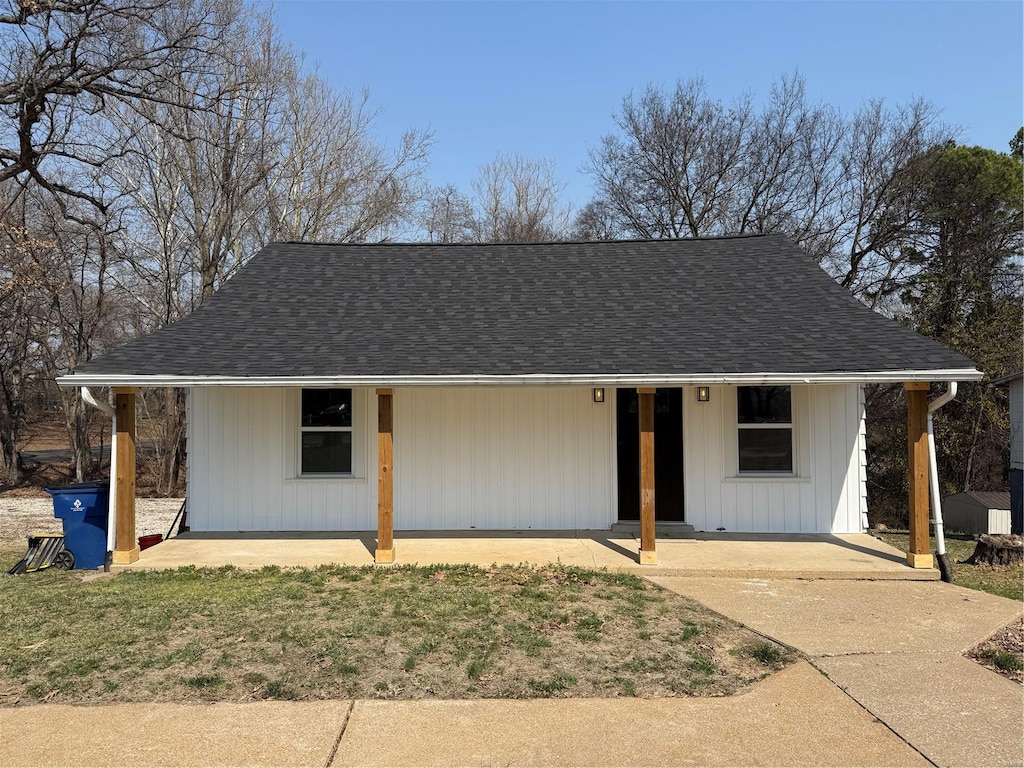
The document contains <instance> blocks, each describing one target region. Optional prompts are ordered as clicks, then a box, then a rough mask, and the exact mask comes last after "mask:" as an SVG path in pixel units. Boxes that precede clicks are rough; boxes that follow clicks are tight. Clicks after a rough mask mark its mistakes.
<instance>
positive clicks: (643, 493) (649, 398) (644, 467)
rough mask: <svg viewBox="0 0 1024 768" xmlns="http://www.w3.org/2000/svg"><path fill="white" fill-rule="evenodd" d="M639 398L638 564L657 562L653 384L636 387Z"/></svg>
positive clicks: (655, 563)
mask: <svg viewBox="0 0 1024 768" xmlns="http://www.w3.org/2000/svg"><path fill="white" fill-rule="evenodd" d="M637 395H638V397H637V399H638V400H639V402H640V408H639V412H640V565H657V564H658V553H657V552H656V551H655V545H654V538H655V536H654V388H653V387H641V388H639V389H637Z"/></svg>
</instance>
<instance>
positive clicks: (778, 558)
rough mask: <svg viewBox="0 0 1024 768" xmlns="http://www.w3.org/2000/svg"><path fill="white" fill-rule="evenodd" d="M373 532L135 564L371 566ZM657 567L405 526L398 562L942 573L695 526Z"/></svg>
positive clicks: (655, 570)
mask: <svg viewBox="0 0 1024 768" xmlns="http://www.w3.org/2000/svg"><path fill="white" fill-rule="evenodd" d="M375 547H376V542H375V539H374V538H373V535H372V534H345V533H319V532H314V533H264V534H255V533H189V534H184V535H182V536H180V537H176V538H172V539H171V540H169V541H165V542H163V543H161V544H158V545H157V546H155V547H152V548H150V549H147V550H146V551H144V552H143V553H142V557H141V559H140V560H139V561H138V562H137V563H134V564H133V565H131V566H123V567H130V568H177V567H180V566H183V565H197V566H214V567H216V566H221V565H227V564H231V565H234V566H236V567H238V568H259V567H261V566H263V565H268V564H269V565H279V566H282V567H284V566H300V565H301V566H314V565H321V564H327V563H337V564H340V565H359V566H362V565H372V564H373V552H374V549H375ZM657 547H658V565H656V566H641V565H640V564H639V562H638V553H639V549H640V543H639V541H638V540H637V539H636V538H634V537H632V536H630V535H629V534H615V533H609V532H607V531H507V532H496V531H482V532H479V533H473V532H470V531H461V532H454V533H445V532H429V531H426V532H401V533H399V534H398V535H397V536H396V539H395V550H396V553H397V564H399V565H401V564H403V563H410V564H415V563H418V564H420V565H431V564H433V563H471V564H475V565H481V566H488V565H492V564H494V563H499V564H512V565H517V564H520V563H534V564H541V565H543V564H546V563H562V564H563V565H575V566H580V567H584V568H607V569H609V570H627V571H634V572H636V573H641V574H644V575H666V576H667V575H671V576H708V575H714V576H721V577H737V576H744V577H749V576H761V577H779V578H791V579H792V578H810V579H815V578H832V579H898V580H926V581H927V580H935V579H937V578H938V577H939V574H938V571H936V570H934V569H924V570H915V569H913V568H910V567H909V566H907V564H906V559H905V555H904V554H903V553H902V552H900V551H899V550H897V549H894V548H893V547H890V546H889V545H888V544H885V543H883V542H881V541H879V540H878V539H876V538H874V537H873V536H868V535H867V534H844V535H836V536H826V535H812V534H795V535H790V534H786V535H783V534H728V533H726V534H693V535H691V536H687V537H686V538H672V539H659V540H658V543H657Z"/></svg>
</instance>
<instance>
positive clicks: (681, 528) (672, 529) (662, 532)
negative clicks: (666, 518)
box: [611, 520, 694, 539]
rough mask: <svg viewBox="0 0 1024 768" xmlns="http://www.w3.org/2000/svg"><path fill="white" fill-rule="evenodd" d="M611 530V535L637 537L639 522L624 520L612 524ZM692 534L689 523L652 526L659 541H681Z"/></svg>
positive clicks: (665, 523)
mask: <svg viewBox="0 0 1024 768" xmlns="http://www.w3.org/2000/svg"><path fill="white" fill-rule="evenodd" d="M611 530H612V532H613V533H625V534H628V535H630V536H639V535H640V521H639V520H626V521H623V522H618V523H613V524H612V527H611ZM693 532H694V528H693V526H692V525H690V524H689V523H675V522H661V523H655V524H654V535H655V536H657V537H658V538H659V539H681V538H685V537H686V536H689V535H690V534H691V533H693Z"/></svg>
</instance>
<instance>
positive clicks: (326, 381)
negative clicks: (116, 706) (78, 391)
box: [57, 368, 983, 387]
mask: <svg viewBox="0 0 1024 768" xmlns="http://www.w3.org/2000/svg"><path fill="white" fill-rule="evenodd" d="M982 377H983V374H982V373H981V371H978V370H977V369H975V368H950V369H927V370H913V369H911V370H893V371H819V372H804V373H773V372H757V373H688V374H657V373H651V374H646V373H644V374H564V373H533V374H514V375H492V374H460V375H429V376H428V375H415V376H383V375H377V376H345V375H339V376H199V375H188V376H182V375H168V374H132V373H124V374H113V373H104V374H99V373H96V374H90V373H73V374H68V375H66V376H60V377H58V379H57V383H58V384H59V385H60V386H62V387H113V386H118V387H431V386H506V387H508V386H541V385H543V386H604V387H615V386H621V387H639V386H665V387H669V386H687V385H708V386H713V385H716V384H719V385H720V384H725V385H729V384H732V385H761V384H889V383H892V384H896V383H901V382H907V381H980V380H981V379H982Z"/></svg>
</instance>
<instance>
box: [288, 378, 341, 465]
mask: <svg viewBox="0 0 1024 768" xmlns="http://www.w3.org/2000/svg"><path fill="white" fill-rule="evenodd" d="M299 424H300V431H301V432H302V434H301V438H302V447H301V456H300V463H299V471H300V472H301V474H303V475H351V474H352V390H351V389H304V390H302V413H301V418H300V421H299Z"/></svg>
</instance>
